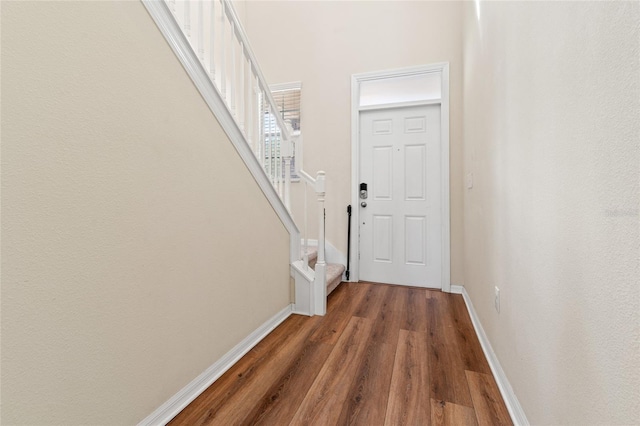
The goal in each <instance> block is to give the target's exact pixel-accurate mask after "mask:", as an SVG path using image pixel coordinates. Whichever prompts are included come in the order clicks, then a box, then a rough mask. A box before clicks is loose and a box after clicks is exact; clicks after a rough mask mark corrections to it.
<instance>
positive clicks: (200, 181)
mask: <svg viewBox="0 0 640 426" xmlns="http://www.w3.org/2000/svg"><path fill="white" fill-rule="evenodd" d="M1 7H2V122H1V124H2V378H1V382H2V417H1V419H0V423H2V424H65V425H74V424H78V425H79V424H134V423H136V422H137V421H140V420H141V419H143V418H144V417H145V416H147V415H148V414H150V413H151V412H152V411H153V410H154V409H156V408H157V407H158V406H159V405H160V404H162V403H163V402H165V401H166V400H167V399H168V398H169V397H171V396H172V395H173V394H175V393H176V392H177V391H178V390H180V389H181V388H182V387H183V386H184V385H186V384H187V383H188V382H189V381H191V380H192V379H193V378H194V377H196V376H197V375H198V374H200V373H201V372H202V371H204V370H205V369H206V368H207V367H208V366H210V365H211V364H213V363H214V362H215V361H216V360H218V359H219V358H220V357H221V356H222V355H223V354H225V353H226V352H227V351H229V350H230V349H231V348H232V347H233V346H234V345H236V344H237V343H238V342H240V341H241V340H242V339H243V338H245V337H246V336H247V335H248V334H249V333H250V332H252V331H253V330H255V329H256V328H257V327H258V326H260V325H261V324H263V323H264V322H265V321H266V320H267V319H269V318H271V317H272V316H273V315H274V314H276V313H277V312H279V311H280V310H281V309H283V308H284V307H286V306H287V305H288V304H289V303H290V298H289V287H290V283H289V266H288V258H289V249H288V243H289V235H288V234H287V232H286V230H285V229H284V227H283V226H282V224H281V223H280V222H279V220H278V218H277V216H276V214H275V213H274V212H273V210H272V208H271V207H270V206H269V204H268V202H267V201H266V199H265V197H264V196H263V194H262V193H261V192H260V190H259V188H258V186H257V185H256V184H255V181H254V180H253V178H252V177H251V175H250V174H249V173H248V172H247V171H246V169H245V168H244V166H243V164H242V162H241V160H240V158H239V156H238V155H237V153H236V152H235V150H234V148H233V146H232V145H231V144H230V142H229V141H228V139H227V137H226V136H225V134H224V133H223V131H222V130H221V128H220V126H219V125H218V123H217V122H216V120H215V118H214V117H213V115H212V114H211V112H210V111H209V110H208V108H207V106H206V104H205V103H204V102H203V100H202V98H201V97H200V95H199V94H198V93H197V91H196V90H195V88H194V86H193V84H192V83H191V81H190V80H189V78H188V76H187V75H186V73H185V72H184V70H183V69H182V67H181V65H180V64H179V62H178V60H177V59H176V57H175V56H174V54H173V53H172V51H171V50H170V48H169V46H168V45H167V43H166V42H165V40H164V39H163V38H162V35H161V34H160V32H159V31H158V30H157V28H156V27H155V25H154V23H153V22H152V20H151V18H150V17H149V15H148V14H147V12H146V10H145V9H144V7H143V6H142V4H141V3H140V2H2V6H1ZM252 241H261V242H265V244H266V242H267V241H269V242H270V246H269V250H264V246H263V245H256V244H252Z"/></svg>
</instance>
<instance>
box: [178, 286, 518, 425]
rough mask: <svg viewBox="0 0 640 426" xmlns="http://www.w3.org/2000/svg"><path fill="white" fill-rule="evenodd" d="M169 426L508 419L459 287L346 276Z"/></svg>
mask: <svg viewBox="0 0 640 426" xmlns="http://www.w3.org/2000/svg"><path fill="white" fill-rule="evenodd" d="M171 424H172V425H225V426H226V425H256V424H260V425H366V426H373V425H394V426H395V425H429V424H432V425H475V424H478V425H507V424H512V423H511V420H510V418H509V414H508V412H507V409H506V407H505V405H504V402H503V400H502V398H501V396H500V392H499V390H498V387H497V385H496V382H495V380H494V378H493V376H492V375H491V370H490V369H489V365H488V364H487V361H486V359H485V357H484V354H483V352H482V349H481V347H480V343H479V342H478V339H477V337H476V335H475V332H474V330H473V326H472V324H471V320H470V319H469V315H468V313H467V310H466V307H465V305H464V301H463V299H462V297H461V296H460V295H453V294H446V293H442V292H440V291H433V290H426V289H420V288H408V287H400V286H391V285H384V284H373V283H343V284H341V285H340V286H339V287H338V288H337V289H336V290H335V291H334V292H333V293H332V294H331V295H330V296H329V300H328V304H327V315H326V316H324V317H312V318H308V317H303V316H299V315H292V316H291V317H289V318H288V319H287V320H286V321H284V322H283V323H282V324H281V325H280V326H279V327H278V328H276V329H275V330H274V331H273V332H272V333H271V334H270V335H269V336H267V337H266V338H265V339H264V340H263V341H262V342H260V343H259V344H258V345H257V346H256V347H255V348H253V349H252V350H251V351H250V352H249V353H247V355H245V356H244V357H243V358H242V359H241V360H240V361H238V363H236V364H235V365H234V366H233V367H232V368H231V369H229V371H227V372H226V373H225V374H224V375H223V376H222V377H221V378H220V379H218V380H217V381H216V382H215V383H214V384H213V385H212V386H211V387H209V388H208V389H207V390H206V391H205V392H204V393H203V394H202V395H200V396H199V397H198V398H197V399H196V400H195V401H193V402H192V403H191V404H190V405H189V406H188V407H187V408H185V409H184V410H183V411H182V412H181V413H180V414H178V415H177V416H176V417H175V418H174V419H173V420H172V422H171Z"/></svg>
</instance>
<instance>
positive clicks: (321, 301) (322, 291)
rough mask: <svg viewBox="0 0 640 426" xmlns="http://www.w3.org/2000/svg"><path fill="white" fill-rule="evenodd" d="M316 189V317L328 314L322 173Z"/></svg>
mask: <svg viewBox="0 0 640 426" xmlns="http://www.w3.org/2000/svg"><path fill="white" fill-rule="evenodd" d="M315 189H316V195H317V197H318V261H317V263H316V267H315V272H316V277H315V282H314V287H315V288H314V292H315V294H314V300H315V312H314V313H315V315H324V314H325V313H326V312H327V264H326V261H325V244H324V238H325V237H324V200H325V173H324V172H322V171H320V172H318V174H317V176H316V188H315Z"/></svg>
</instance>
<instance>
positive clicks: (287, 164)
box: [283, 141, 292, 213]
mask: <svg viewBox="0 0 640 426" xmlns="http://www.w3.org/2000/svg"><path fill="white" fill-rule="evenodd" d="M284 144H285V146H286V151H285V152H284V153H283V155H284V206H285V207H286V208H287V210H288V211H289V213H291V151H292V149H291V141H285V142H284Z"/></svg>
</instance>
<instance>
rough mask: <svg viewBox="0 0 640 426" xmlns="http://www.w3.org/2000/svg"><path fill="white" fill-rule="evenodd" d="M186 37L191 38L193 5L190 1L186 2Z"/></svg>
mask: <svg viewBox="0 0 640 426" xmlns="http://www.w3.org/2000/svg"><path fill="white" fill-rule="evenodd" d="M184 35H186V36H187V38H190V37H191V5H190V4H189V0H186V1H185V2H184Z"/></svg>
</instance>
